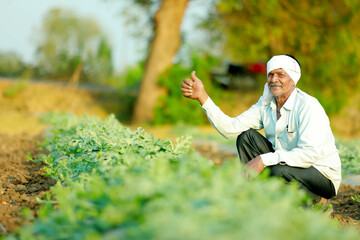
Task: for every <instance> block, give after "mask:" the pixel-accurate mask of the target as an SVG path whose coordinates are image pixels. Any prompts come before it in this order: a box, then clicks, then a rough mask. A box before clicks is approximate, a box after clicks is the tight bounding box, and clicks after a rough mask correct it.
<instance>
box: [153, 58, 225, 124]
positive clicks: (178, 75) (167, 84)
mask: <svg viewBox="0 0 360 240" xmlns="http://www.w3.org/2000/svg"><path fill="white" fill-rule="evenodd" d="M218 64H219V61H218V59H217V58H215V57H213V56H211V55H208V54H205V53H196V54H192V56H191V62H190V63H189V64H183V63H178V64H175V65H174V66H172V67H171V68H170V69H169V70H168V71H166V72H165V73H164V74H162V76H160V79H159V84H160V85H161V86H162V87H164V88H165V89H166V91H167V94H166V95H164V96H162V97H160V99H159V101H158V105H157V107H156V109H155V120H154V122H155V124H164V123H178V122H183V123H191V124H194V125H197V124H203V123H206V122H207V118H206V115H205V114H204V112H203V110H202V109H201V108H200V106H199V103H198V102H197V101H193V100H189V99H187V98H184V96H183V95H182V92H181V91H180V88H181V83H182V81H183V80H184V79H185V78H190V73H191V72H192V71H193V70H196V76H197V77H198V78H200V79H201V80H202V81H203V83H204V85H205V86H206V91H207V92H208V93H209V95H210V96H211V98H212V99H214V100H217V99H219V98H220V96H221V93H222V90H221V89H219V88H217V87H216V86H215V85H214V84H213V82H211V75H210V74H211V70H212V68H213V67H214V66H217V65H218Z"/></svg>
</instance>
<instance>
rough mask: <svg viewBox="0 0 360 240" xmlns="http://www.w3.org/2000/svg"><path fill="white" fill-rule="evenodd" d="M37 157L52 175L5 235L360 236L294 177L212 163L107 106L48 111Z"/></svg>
mask: <svg viewBox="0 0 360 240" xmlns="http://www.w3.org/2000/svg"><path fill="white" fill-rule="evenodd" d="M46 121H48V122H49V123H51V124H52V125H53V126H52V128H51V130H49V132H48V134H47V140H46V141H45V142H44V144H43V146H44V147H45V148H46V149H47V150H48V152H49V154H47V155H45V156H42V157H41V158H40V159H39V160H38V161H43V162H45V163H46V164H47V166H46V174H47V175H49V176H51V177H53V178H54V179H57V180H58V182H57V184H56V186H54V187H53V188H52V194H53V196H52V199H50V197H48V198H47V199H48V200H46V199H45V200H42V202H43V205H42V207H41V208H40V210H39V211H38V217H37V218H36V219H34V220H33V221H32V222H31V224H29V225H26V226H24V227H22V228H19V229H18V230H17V231H15V232H14V233H13V234H12V235H8V236H6V239H26V240H32V239H40V240H41V239H90V240H95V239H96V240H97V239H289V237H291V239H359V234H358V232H357V231H356V230H354V229H340V228H339V227H338V224H337V222H336V221H335V220H332V219H330V218H328V217H326V216H324V215H322V214H320V213H319V212H314V211H311V208H306V207H304V205H305V204H306V203H307V202H308V200H309V198H308V197H307V195H306V193H305V192H303V191H299V190H298V186H297V185H296V184H285V183H284V182H282V181H281V180H279V179H276V178H268V176H267V174H266V172H265V173H264V174H262V175H260V176H259V177H257V178H254V179H252V180H251V181H249V180H246V179H245V178H244V176H243V175H242V174H241V172H242V166H241V165H240V164H239V163H238V161H236V162H235V161H227V162H225V163H224V164H223V165H221V166H220V167H219V166H215V165H214V164H213V163H212V162H211V161H209V160H208V159H206V158H203V157H202V156H201V155H200V154H198V153H197V152H196V151H194V150H192V149H191V138H190V137H187V136H185V137H182V138H179V139H178V140H177V142H176V143H175V144H174V143H173V142H171V141H170V140H169V139H164V140H160V139H155V138H154V137H153V136H150V135H148V134H147V133H146V132H145V131H144V130H143V129H141V128H139V129H137V130H135V131H132V130H130V129H129V128H127V127H124V126H123V125H121V124H120V123H119V122H118V121H117V120H116V119H115V117H114V116H109V117H108V118H107V119H106V120H104V121H101V120H99V119H97V118H94V117H82V118H78V117H75V116H74V115H58V114H52V115H48V116H47V117H46Z"/></svg>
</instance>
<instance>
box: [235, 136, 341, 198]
mask: <svg viewBox="0 0 360 240" xmlns="http://www.w3.org/2000/svg"><path fill="white" fill-rule="evenodd" d="M236 146H237V149H238V153H239V157H240V160H241V161H242V162H243V163H245V164H246V163H248V162H249V161H250V160H252V159H253V158H255V157H257V156H259V155H261V154H263V153H268V152H274V149H273V148H272V144H271V143H270V142H269V141H268V140H267V139H266V138H265V137H263V136H262V135H261V134H260V133H258V132H257V131H256V130H253V129H250V130H248V131H245V132H243V133H241V134H240V135H239V136H238V138H237V141H236ZM268 168H269V169H270V176H277V177H281V178H283V179H285V180H286V181H287V182H290V181H292V180H296V181H298V182H299V183H300V188H302V189H305V190H307V191H310V192H311V193H313V194H316V195H318V196H321V197H324V198H327V199H329V198H331V197H333V196H335V194H336V193H335V188H334V185H333V183H332V182H331V181H330V180H329V179H328V178H326V177H325V176H324V175H322V174H321V173H320V172H319V171H318V170H317V169H316V168H314V167H313V166H311V167H309V168H299V167H290V166H288V165H280V164H278V165H273V166H268Z"/></svg>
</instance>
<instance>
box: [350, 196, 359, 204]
mask: <svg viewBox="0 0 360 240" xmlns="http://www.w3.org/2000/svg"><path fill="white" fill-rule="evenodd" d="M351 199H352V200H354V201H355V202H358V203H360V198H359V196H358V195H354V196H351Z"/></svg>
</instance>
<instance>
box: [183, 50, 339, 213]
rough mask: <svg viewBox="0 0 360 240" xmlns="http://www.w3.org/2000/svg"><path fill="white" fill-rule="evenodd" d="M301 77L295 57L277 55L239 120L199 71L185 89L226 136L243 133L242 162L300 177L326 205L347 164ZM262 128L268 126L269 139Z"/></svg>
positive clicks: (239, 138)
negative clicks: (221, 104) (219, 104)
mask: <svg viewBox="0 0 360 240" xmlns="http://www.w3.org/2000/svg"><path fill="white" fill-rule="evenodd" d="M300 76H301V69H300V64H299V62H298V61H297V60H296V59H295V58H294V57H293V56H291V55H277V56H274V57H272V58H271V59H270V60H269V61H268V63H267V83H266V84H265V88H264V93H263V95H262V96H261V97H260V99H259V100H258V102H257V103H256V104H255V105H253V106H252V107H251V108H250V109H249V110H247V111H245V112H244V113H242V114H241V115H239V116H237V117H235V118H231V117H229V116H227V115H225V114H224V113H223V112H222V111H221V110H220V108H218V107H217V106H216V105H215V104H214V102H213V101H212V100H211V98H210V97H209V96H208V95H207V93H206V91H205V88H204V85H203V83H202V82H201V80H200V79H199V78H197V77H196V76H195V71H193V72H192V73H191V79H185V80H184V82H183V83H182V84H181V87H182V88H181V91H182V92H183V95H184V96H185V97H188V98H190V99H195V100H198V101H199V102H200V104H201V107H202V108H203V109H204V111H205V113H206V114H207V117H208V119H209V121H210V122H211V124H212V125H213V126H214V127H215V128H216V129H217V130H218V132H219V133H220V134H222V135H223V136H224V137H226V138H229V137H237V142H236V144H237V149H238V153H239V157H240V160H241V161H242V162H244V163H245V164H246V165H247V166H248V167H249V168H250V169H253V170H254V171H255V172H257V173H260V172H261V171H263V169H264V168H265V167H266V168H269V170H270V175H271V176H278V177H281V178H284V179H285V180H286V181H288V182H290V181H292V180H296V181H298V182H299V183H300V187H301V188H303V189H305V190H307V191H310V192H311V193H313V194H315V195H317V196H321V200H320V202H319V203H321V204H323V205H324V206H325V205H327V204H328V199H329V198H331V197H333V196H335V195H336V193H337V190H338V188H339V186H340V181H341V163H340V158H339V155H338V152H337V149H336V146H335V139H334V136H333V134H332V132H331V129H330V122H329V119H328V117H327V115H326V113H325V111H324V109H323V108H322V106H321V105H320V103H319V102H318V101H317V100H316V99H315V98H314V97H311V96H310V95H308V94H306V93H305V92H303V91H301V90H300V89H298V88H296V87H295V86H296V83H297V82H298V80H299V79H300ZM254 129H255V130H254ZM259 129H264V130H265V137H266V138H265V137H263V136H262V135H261V134H260V133H258V132H257V131H256V130H259Z"/></svg>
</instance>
